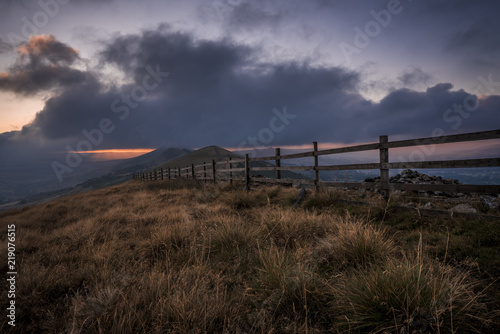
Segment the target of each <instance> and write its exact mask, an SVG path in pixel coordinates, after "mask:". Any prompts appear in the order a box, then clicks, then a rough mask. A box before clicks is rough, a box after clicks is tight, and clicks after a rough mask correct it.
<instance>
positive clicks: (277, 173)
mask: <svg viewBox="0 0 500 334" xmlns="http://www.w3.org/2000/svg"><path fill="white" fill-rule="evenodd" d="M280 155H281V150H280V148H279V147H278V148H276V167H277V168H278V167H281V159H280V158H279V156H280ZM279 179H281V170H279V169H276V180H279Z"/></svg>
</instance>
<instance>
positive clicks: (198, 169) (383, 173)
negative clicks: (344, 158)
mask: <svg viewBox="0 0 500 334" xmlns="http://www.w3.org/2000/svg"><path fill="white" fill-rule="evenodd" d="M490 139H500V130H493V131H483V132H474V133H465V134H458V135H448V136H439V137H428V138H419V139H409V140H398V141H389V140H388V137H387V136H380V137H379V142H378V143H371V144H363V145H355V146H347V147H340V148H333V149H325V150H318V143H317V142H314V143H313V150H312V151H308V152H303V153H294V154H281V150H280V148H276V154H275V155H273V156H267V157H258V158H250V157H249V155H248V154H246V155H245V158H244V159H231V158H229V159H227V160H225V161H215V160H212V161H209V162H205V163H203V164H201V165H196V166H195V165H190V166H179V167H175V168H172V167H167V168H161V169H155V170H153V171H149V172H145V173H136V174H134V175H133V178H134V179H137V180H149V181H154V180H170V179H174V178H180V177H183V178H192V179H198V180H205V181H211V182H213V183H217V181H228V182H230V183H231V184H232V183H233V181H244V183H245V189H247V190H249V189H250V183H251V182H266V183H292V182H294V181H295V182H296V181H300V182H301V183H311V184H314V185H315V187H316V189H319V188H320V187H321V186H325V187H343V188H353V189H376V190H379V191H380V192H381V193H382V195H383V196H384V197H385V198H388V197H389V194H390V192H391V191H394V190H417V191H418V190H420V191H442V192H470V193H494V194H498V193H500V185H465V184H425V183H424V184H403V183H391V182H389V170H391V169H407V168H422V169H425V168H432V169H439V168H478V167H499V166H500V157H499V158H490V159H461V160H441V161H415V162H389V149H394V148H403V147H413V146H424V145H436V144H448V143H459V142H471V141H479V140H490ZM375 150H378V151H379V161H378V162H375V163H361V164H344V165H326V166H320V165H319V162H318V157H319V156H323V155H334V154H341V153H350V152H364V151H375ZM309 157H312V158H313V162H314V165H309V166H282V165H281V162H282V160H287V159H299V158H309ZM264 161H268V162H271V161H272V162H274V163H275V164H274V165H270V166H253V167H252V166H251V162H264ZM369 169H371V170H376V169H377V170H379V171H380V175H379V176H380V182H377V183H374V182H328V181H321V180H320V171H338V170H369ZM302 170H303V171H307V170H312V171H314V180H307V179H301V180H295V179H294V180H291V179H282V177H281V172H282V171H302ZM259 171H273V172H274V173H275V178H261V177H255V176H252V172H259Z"/></svg>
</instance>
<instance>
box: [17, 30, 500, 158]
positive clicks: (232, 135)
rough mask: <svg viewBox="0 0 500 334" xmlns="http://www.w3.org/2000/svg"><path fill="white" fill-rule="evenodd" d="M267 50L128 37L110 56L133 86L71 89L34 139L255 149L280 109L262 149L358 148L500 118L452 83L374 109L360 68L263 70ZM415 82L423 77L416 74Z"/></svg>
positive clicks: (169, 33)
mask: <svg viewBox="0 0 500 334" xmlns="http://www.w3.org/2000/svg"><path fill="white" fill-rule="evenodd" d="M261 51H262V50H259V49H258V48H249V47H247V46H241V45H238V44H235V43H233V42H231V41H230V40H221V41H205V40H197V39H195V38H193V37H192V36H191V35H189V34H185V33H179V32H177V31H173V30H171V28H169V27H167V26H162V27H160V28H159V29H157V30H150V31H145V32H143V33H141V34H134V35H126V36H119V37H117V38H115V39H113V40H112V41H110V42H109V43H108V45H107V46H105V48H104V49H103V50H102V52H100V57H101V60H102V62H103V63H106V64H114V65H115V66H116V67H117V68H119V69H120V70H121V71H123V72H124V73H125V74H126V75H127V76H128V77H129V78H131V79H132V80H133V83H131V84H127V85H121V86H120V85H117V86H116V87H113V88H111V89H107V90H105V89H104V87H103V86H102V84H100V83H99V82H97V81H93V82H92V81H91V82H92V84H91V83H89V84H87V85H86V86H85V87H84V88H82V87H78V88H76V87H74V86H69V87H67V89H65V90H64V91H63V92H62V93H61V94H59V95H58V96H55V97H53V98H52V99H50V100H48V101H47V103H46V105H45V107H44V109H43V110H42V111H40V112H39V113H38V114H37V116H36V119H35V120H34V122H33V123H32V124H31V125H29V126H26V127H25V128H23V132H24V135H28V134H30V133H39V134H41V135H42V136H43V137H45V138H48V139H51V140H63V141H64V140H66V141H67V143H69V144H71V145H73V147H74V144H75V143H76V142H77V141H78V140H81V139H85V138H84V137H83V135H82V131H83V130H87V131H90V130H92V129H93V128H98V126H99V123H100V121H101V120H102V119H103V118H108V119H110V120H112V122H113V125H114V126H115V129H114V131H113V132H112V133H110V134H108V135H106V136H105V138H104V140H103V143H102V145H101V146H100V147H99V148H120V147H148V146H149V147H158V146H180V147H200V146H205V145H211V144H217V145H224V146H231V147H234V146H238V145H240V144H242V143H244V142H246V143H247V144H246V145H247V146H251V145H250V140H249V138H250V137H253V138H259V134H262V131H263V129H266V128H268V129H269V128H270V127H271V126H270V123H271V122H272V120H273V118H276V115H277V114H276V110H275V111H274V112H273V109H274V108H276V109H277V110H279V112H280V113H281V115H283V114H285V115H289V116H290V117H289V118H288V119H286V120H285V121H283V120H281V121H280V120H278V122H277V123H275V124H274V125H275V126H276V127H279V128H280V130H279V131H275V132H274V133H273V138H272V140H268V139H269V137H266V140H264V141H262V140H260V144H263V145H274V146H278V145H290V144H303V143H309V142H312V141H319V142H343V143H352V142H363V141H371V140H376V139H377V138H378V136H379V135H383V134H386V135H390V136H405V137H418V136H431V135H432V133H433V130H434V129H435V128H441V129H442V130H443V131H444V132H445V133H446V134H450V133H457V132H466V131H481V130H488V129H491V124H498V123H499V121H500V116H499V115H498V112H497V110H498V108H500V101H499V99H498V98H494V97H490V98H488V99H487V100H483V101H481V103H480V104H479V106H477V107H476V108H475V109H474V111H472V112H471V111H467V110H464V109H463V107H462V109H460V108H459V106H460V105H462V106H463V105H464V104H466V103H469V105H470V103H473V104H474V103H476V102H477V98H476V97H475V96H473V95H470V94H469V93H468V92H465V91H463V90H453V86H452V85H451V84H447V83H442V84H439V85H436V86H434V87H431V88H428V89H427V90H426V91H423V92H417V91H413V90H410V89H400V90H394V91H392V92H391V93H390V94H388V95H387V96H386V97H385V98H383V99H382V100H381V101H380V103H374V102H371V101H368V100H366V99H364V98H363V97H361V96H360V95H359V94H358V93H357V87H358V86H359V85H360V79H359V75H358V74H357V73H355V72H352V71H348V70H346V69H343V68H340V67H320V66H312V65H310V64H308V63H293V62H286V63H281V64H262V63H259V62H257V61H256V60H255V59H257V58H258V57H257V56H258V54H259V52H261ZM155 71H156V72H161V73H163V75H164V77H163V79H162V80H161V82H160V83H159V84H158V85H157V87H155V88H154V89H152V90H151V91H148V92H147V96H144V97H141V98H140V101H139V100H133V99H132V100H131V96H132V95H133V94H134V92H135V93H137V92H139V91H140V89H139V88H140V87H144V82H149V84H151V83H152V82H154V81H152V80H149V79H151V73H152V72H155ZM167 72H168V76H166V74H165V73H167ZM416 72H418V70H417V71H416ZM414 73H415V71H414V72H413V76H415V74H414ZM419 75H420V76H421V74H419ZM419 75H416V77H417V78H418V77H419ZM148 76H149V79H145V78H146V77H148ZM145 80H146V81H145ZM147 80H149V81H147ZM407 80H409V81H412V80H416V79H414V78H413V77H412V76H411V74H410V75H409V77H408V79H407ZM137 87H139V88H137ZM143 90H144V89H143ZM127 100H128V101H129V102H126V101H127ZM131 101H132V103H131V104H128V103H130V102H131ZM474 101H475V102H474ZM284 106H286V113H284ZM457 106H458V107H457ZM495 108H496V109H495ZM121 116H126V117H122V118H123V120H121V119H120V117H121ZM292 116H293V117H292ZM281 125H283V126H281ZM268 134H269V133H268Z"/></svg>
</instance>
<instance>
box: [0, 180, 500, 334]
mask: <svg viewBox="0 0 500 334" xmlns="http://www.w3.org/2000/svg"><path fill="white" fill-rule="evenodd" d="M297 194H298V190H297V189H291V188H288V189H287V188H266V187H262V188H258V189H257V190H255V191H251V192H243V191H238V190H235V189H234V188H232V187H218V186H213V185H211V184H208V183H207V184H202V183H198V182H196V181H192V180H178V181H170V182H168V181H164V182H161V181H158V182H135V181H134V182H129V183H127V184H124V185H120V186H115V187H110V188H106V189H101V190H97V191H93V192H88V193H85V194H79V195H75V196H72V197H68V198H64V199H61V200H58V201H54V202H51V203H46V204H43V205H39V206H34V207H30V208H27V209H23V210H17V211H14V212H5V213H1V214H0V220H1V222H2V226H3V228H4V230H5V229H6V225H7V224H15V225H16V246H17V249H16V257H17V268H16V269H17V271H18V272H19V273H20V274H19V276H18V280H17V282H16V284H17V285H16V286H17V294H16V305H17V310H18V313H17V314H18V318H17V319H16V322H17V326H16V327H15V328H10V327H9V326H8V325H7V318H4V319H2V320H1V322H0V331H2V332H6V331H7V330H8V329H9V328H10V329H9V330H10V331H11V332H19V333H37V332H65V333H165V332H167V333H201V332H205V333H214V332H217V333H219V332H220V333H224V332H225V333H236V332H241V333H257V332H262V333H268V332H273V333H302V332H308V333H320V332H333V333H335V332H342V331H347V332H349V331H350V332H367V331H383V330H386V331H387V332H398V333H403V332H404V331H405V330H406V331H407V332H411V330H414V329H415V330H417V329H418V328H422V326H423V324H425V325H426V326H427V327H426V328H427V329H429V330H430V331H440V332H441V333H446V332H452V331H454V332H456V333H465V332H469V331H474V330H476V331H481V332H488V331H490V332H493V330H494V329H495V325H498V324H497V323H495V319H496V317H495V316H496V315H498V314H495V309H498V307H497V306H498V303H496V304H495V303H493V301H494V296H495V293H496V292H497V291H498V290H496V289H495V287H496V286H493V287H491V288H490V289H488V290H487V291H491V292H490V294H491V297H490V298H489V299H488V293H484V296H482V295H481V291H482V289H483V286H484V285H485V284H487V283H488V282H491V281H485V282H486V283H483V281H480V280H478V279H477V275H478V273H479V274H481V275H482V274H484V272H483V271H481V270H479V269H478V270H476V271H474V272H470V271H468V269H467V268H469V267H467V266H466V265H465V264H464V262H463V261H462V260H463V258H462V257H461V256H457V254H458V248H457V247H458V246H457V244H456V242H457V241H459V240H473V245H474V247H475V248H480V247H478V246H477V245H476V242H480V241H484V240H490V243H494V241H495V240H496V239H495V237H492V236H488V235H486V234H485V233H482V234H481V233H480V232H477V231H476V232H475V231H474V230H475V229H477V228H478V227H479V226H482V225H480V224H469V225H465V224H462V225H459V226H462V227H463V228H464V229H463V230H462V229H457V228H456V229H455V230H453V231H452V233H449V234H448V231H447V230H445V232H443V231H442V230H440V228H436V229H435V230H433V231H432V233H431V232H429V231H427V232H425V231H424V232H423V233H422V234H418V238H416V234H415V232H414V231H413V228H414V226H422V222H419V224H416V223H415V222H412V223H411V224H412V225H411V226H410V225H404V227H402V225H401V223H400V222H399V223H398V222H395V223H394V224H393V225H392V224H387V221H386V222H385V223H382V222H381V221H380V220H376V219H373V220H372V221H369V220H367V219H365V218H362V217H363V216H366V217H372V218H373V216H371V215H370V213H366V212H361V213H359V214H349V213H348V212H346V211H345V210H337V209H335V208H334V207H333V205H334V204H335V203H333V204H332V201H331V199H332V198H333V197H331V196H334V195H335V196H338V194H334V195H330V194H327V193H324V192H322V193H318V194H316V195H315V194H314V193H313V194H312V197H311V198H313V199H314V200H311V201H309V202H307V201H306V202H304V203H303V206H305V207H307V209H304V207H299V208H296V209H293V210H292V209H291V207H290V206H291V202H293V200H294V199H295V198H296V196H297ZM326 199H328V201H327V200H326ZM327 203H328V204H327ZM344 209H345V208H344ZM386 218H388V219H392V221H391V222H394V220H395V219H396V217H394V216H390V215H388V216H387V217H386ZM384 226H386V227H384ZM465 227H467V228H468V230H467V229H466V228H465ZM395 228H397V229H398V230H397V231H398V232H397V234H396V235H393V233H391V232H390V231H392V232H393V231H394V229H395ZM488 228H490V229H493V230H494V228H495V226H494V225H488ZM420 235H423V236H424V241H425V240H426V238H428V240H429V241H428V243H427V244H426V243H425V242H424V243H423V242H422V241H421V240H420V237H419V236H420ZM448 235H449V237H448ZM415 238H416V239H415ZM488 238H489V239H488ZM422 244H424V246H425V247H422ZM431 244H432V245H431ZM418 245H420V252H419V253H417V254H413V252H408V249H411V248H412V247H414V246H418ZM6 247H7V240H6V238H5V236H2V239H1V244H0V252H2V253H3V254H6ZM422 249H424V250H425V251H422ZM460 249H462V248H460ZM463 249H465V248H463ZM488 249H490V248H488ZM443 250H444V252H445V254H446V255H441V253H442V252H443ZM405 253H407V254H413V255H407V256H406V257H405V256H403V254H405ZM436 256H437V257H438V258H441V259H442V260H443V261H441V262H439V261H438V260H432V261H431V260H428V258H435V257H436ZM443 258H445V259H443ZM474 263H477V262H474ZM452 265H453V267H452ZM7 271H8V270H7V267H6V264H2V272H4V273H5V272H7ZM0 298H1V300H7V296H6V291H5V290H2V291H1V295H0ZM483 298H484V299H483ZM419 326H420V327H419Z"/></svg>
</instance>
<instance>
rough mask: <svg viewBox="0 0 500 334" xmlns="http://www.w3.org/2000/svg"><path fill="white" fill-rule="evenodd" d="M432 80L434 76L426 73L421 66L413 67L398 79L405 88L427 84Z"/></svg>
mask: <svg viewBox="0 0 500 334" xmlns="http://www.w3.org/2000/svg"><path fill="white" fill-rule="evenodd" d="M431 79H432V75H430V74H428V73H425V72H424V71H423V70H422V68H421V67H420V66H412V67H410V68H409V69H407V70H406V71H405V72H404V73H403V74H401V75H400V76H399V77H398V80H400V81H401V82H402V83H403V84H404V85H405V87H413V86H416V85H418V84H427V83H428V82H429V81H430V80H431Z"/></svg>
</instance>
